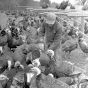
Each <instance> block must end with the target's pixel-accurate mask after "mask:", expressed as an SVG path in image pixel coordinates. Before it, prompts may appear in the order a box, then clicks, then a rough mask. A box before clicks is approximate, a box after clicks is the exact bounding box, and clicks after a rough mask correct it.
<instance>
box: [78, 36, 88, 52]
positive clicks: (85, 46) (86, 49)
mask: <svg viewBox="0 0 88 88" xmlns="http://www.w3.org/2000/svg"><path fill="white" fill-rule="evenodd" d="M78 44H79V46H80V48H81V50H82V51H83V52H84V53H88V44H87V43H86V41H85V40H84V39H83V38H79V39H78Z"/></svg>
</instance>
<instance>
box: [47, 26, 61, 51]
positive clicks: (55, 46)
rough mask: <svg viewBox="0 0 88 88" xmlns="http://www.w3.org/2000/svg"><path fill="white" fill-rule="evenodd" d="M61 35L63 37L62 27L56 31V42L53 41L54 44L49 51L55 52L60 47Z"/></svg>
mask: <svg viewBox="0 0 88 88" xmlns="http://www.w3.org/2000/svg"><path fill="white" fill-rule="evenodd" d="M61 35H62V27H61V26H59V27H58V28H57V29H56V34H55V38H54V41H53V43H52V44H51V46H50V47H49V49H51V50H55V49H56V48H57V47H58V46H59V47H60V43H61Z"/></svg>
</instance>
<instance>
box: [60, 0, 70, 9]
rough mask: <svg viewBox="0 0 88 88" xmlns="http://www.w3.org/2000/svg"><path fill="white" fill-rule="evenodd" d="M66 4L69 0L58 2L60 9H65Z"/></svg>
mask: <svg viewBox="0 0 88 88" xmlns="http://www.w3.org/2000/svg"><path fill="white" fill-rule="evenodd" d="M68 4H69V0H68V1H63V2H62V3H61V4H60V7H59V8H60V9H61V10H65V9H66V7H67V6H68Z"/></svg>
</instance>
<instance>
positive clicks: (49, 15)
mask: <svg viewBox="0 0 88 88" xmlns="http://www.w3.org/2000/svg"><path fill="white" fill-rule="evenodd" d="M55 20H56V15H55V14H54V13H47V14H46V16H45V21H46V23H47V24H54V23H55Z"/></svg>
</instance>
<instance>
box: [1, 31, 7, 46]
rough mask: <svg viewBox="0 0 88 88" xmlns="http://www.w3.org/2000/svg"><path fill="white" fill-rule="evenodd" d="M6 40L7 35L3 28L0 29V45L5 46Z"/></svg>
mask: <svg viewBox="0 0 88 88" xmlns="http://www.w3.org/2000/svg"><path fill="white" fill-rule="evenodd" d="M7 41H8V36H7V34H6V32H5V30H1V32H0V46H3V47H4V46H5V45H6V44H7Z"/></svg>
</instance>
